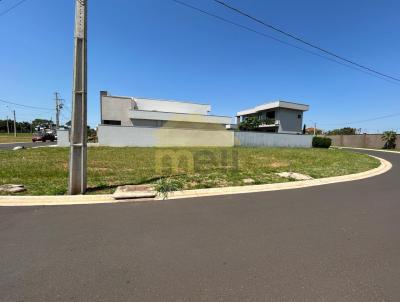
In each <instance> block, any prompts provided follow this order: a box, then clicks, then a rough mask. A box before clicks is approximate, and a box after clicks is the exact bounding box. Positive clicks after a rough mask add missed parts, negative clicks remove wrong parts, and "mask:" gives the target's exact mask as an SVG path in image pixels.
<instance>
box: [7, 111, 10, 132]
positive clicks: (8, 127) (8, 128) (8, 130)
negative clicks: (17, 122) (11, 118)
mask: <svg viewBox="0 0 400 302" xmlns="http://www.w3.org/2000/svg"><path fill="white" fill-rule="evenodd" d="M7 134H10V126H9V125H8V115H7Z"/></svg>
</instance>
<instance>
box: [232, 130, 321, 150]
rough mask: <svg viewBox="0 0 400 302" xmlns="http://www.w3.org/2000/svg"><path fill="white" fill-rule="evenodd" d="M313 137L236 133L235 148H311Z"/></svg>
mask: <svg viewBox="0 0 400 302" xmlns="http://www.w3.org/2000/svg"><path fill="white" fill-rule="evenodd" d="M312 139H313V136H312V135H299V134H280V133H265V132H264V133H263V132H248V131H240V132H239V131H237V132H235V146H244V147H289V148H311V147H312Z"/></svg>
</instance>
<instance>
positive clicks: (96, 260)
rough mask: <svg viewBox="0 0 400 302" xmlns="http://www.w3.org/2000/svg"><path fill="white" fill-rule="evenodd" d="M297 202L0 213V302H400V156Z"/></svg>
mask: <svg viewBox="0 0 400 302" xmlns="http://www.w3.org/2000/svg"><path fill="white" fill-rule="evenodd" d="M369 153H371V154H376V155H377V156H380V157H383V158H385V159H387V160H389V161H391V162H392V163H393V169H392V170H391V171H389V172H388V173H386V174H383V175H380V176H376V177H373V178H369V179H365V180H360V181H354V182H347V183H342V184H333V185H326V186H320V187H312V188H305V189H300V190H287V191H276V192H265V193H254V194H242V195H231V196H229V195H228V196H221V197H208V198H197V199H187V200H170V201H157V202H148V203H136V204H135V203H123V204H112V205H110V204H109V205H91V206H88V205H87V206H54V207H32V208H29V207H21V208H0V242H1V244H0V255H1V257H0V271H1V274H0V293H1V301H240V302H242V301H362V302H366V301H400V286H399V280H400V256H399V255H400V180H399V173H400V154H391V153H378V152H372V151H369Z"/></svg>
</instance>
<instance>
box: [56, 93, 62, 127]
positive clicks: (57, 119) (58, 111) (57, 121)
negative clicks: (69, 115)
mask: <svg viewBox="0 0 400 302" xmlns="http://www.w3.org/2000/svg"><path fill="white" fill-rule="evenodd" d="M54 94H55V96H56V98H55V100H56V129H58V128H60V112H61V109H62V108H63V107H64V105H63V103H62V99H60V98H59V93H58V92H55V93H54Z"/></svg>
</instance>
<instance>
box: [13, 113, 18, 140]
mask: <svg viewBox="0 0 400 302" xmlns="http://www.w3.org/2000/svg"><path fill="white" fill-rule="evenodd" d="M13 112H14V136H15V137H17V118H16V117H15V110H13Z"/></svg>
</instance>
